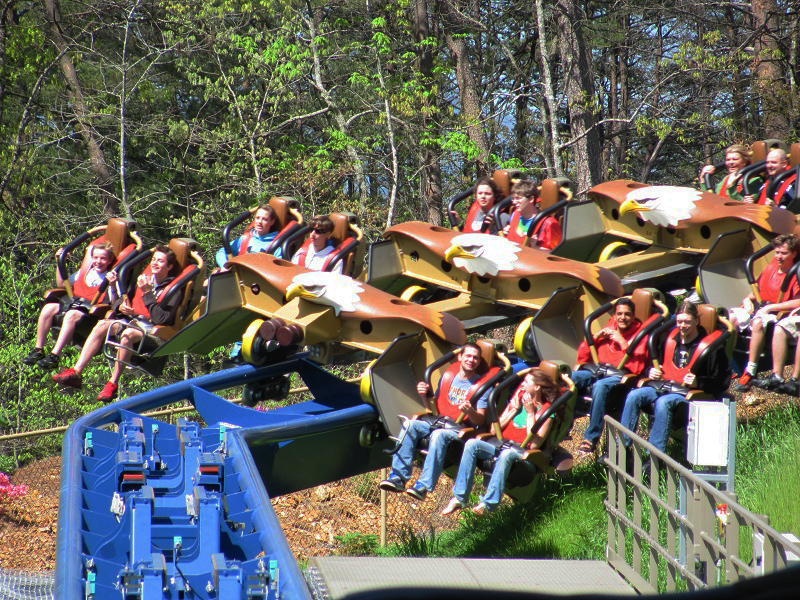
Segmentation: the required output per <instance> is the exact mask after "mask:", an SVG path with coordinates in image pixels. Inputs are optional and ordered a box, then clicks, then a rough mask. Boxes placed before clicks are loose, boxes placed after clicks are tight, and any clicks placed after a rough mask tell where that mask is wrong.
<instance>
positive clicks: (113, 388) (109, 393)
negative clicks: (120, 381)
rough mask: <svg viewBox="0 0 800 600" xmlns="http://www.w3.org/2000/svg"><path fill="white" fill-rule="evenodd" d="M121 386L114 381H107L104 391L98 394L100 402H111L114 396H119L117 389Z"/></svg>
mask: <svg viewBox="0 0 800 600" xmlns="http://www.w3.org/2000/svg"><path fill="white" fill-rule="evenodd" d="M118 389H119V386H118V385H117V384H116V383H112V382H111V381H106V385H105V387H104V388H103V391H102V392H100V393H99V394H98V395H97V399H98V400H99V401H100V402H106V403H108V402H111V401H112V400H113V399H114V398H116V397H117V390H118Z"/></svg>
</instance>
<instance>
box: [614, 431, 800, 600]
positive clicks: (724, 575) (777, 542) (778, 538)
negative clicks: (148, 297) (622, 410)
mask: <svg viewBox="0 0 800 600" xmlns="http://www.w3.org/2000/svg"><path fill="white" fill-rule="evenodd" d="M605 423H606V432H607V433H606V435H607V442H608V445H607V447H608V451H609V452H608V456H607V457H605V458H604V459H603V461H602V462H603V464H604V465H605V466H606V467H607V468H608V498H607V499H606V500H605V501H604V505H605V507H606V510H607V513H608V523H609V524H608V540H607V545H606V556H607V557H608V560H609V563H610V564H611V566H612V567H614V568H615V569H617V571H619V572H620V574H622V575H623V576H626V577H627V578H628V579H629V580H630V581H631V585H633V586H634V587H635V588H636V589H637V590H638V591H640V592H655V591H658V589H657V588H658V581H657V573H653V572H652V571H653V565H654V564H655V563H654V562H653V561H655V560H656V558H659V559H663V560H664V561H666V562H667V563H668V564H669V565H671V567H672V569H671V570H670V569H668V571H669V572H670V574H669V575H668V578H670V579H669V581H668V586H671V587H670V589H672V586H674V584H675V581H676V578H678V577H679V578H682V579H684V580H685V581H686V583H687V584H688V585H689V587H690V588H705V587H709V586H711V585H716V584H717V582H718V580H720V579H722V581H719V583H720V584H723V583H731V582H734V581H738V580H740V579H744V578H748V577H752V576H754V575H756V574H758V569H757V568H756V567H754V565H752V564H747V563H746V562H744V561H743V560H742V559H741V557H740V556H739V543H740V532H739V530H740V529H741V528H743V527H744V528H749V529H751V530H752V531H753V533H760V534H762V535H763V537H764V544H765V546H768V548H769V550H766V549H765V552H764V557H771V559H772V560H771V562H769V561H766V560H765V561H764V564H763V566H762V568H763V570H764V571H765V572H767V571H772V570H774V569H776V568H781V567H784V566H785V565H786V559H787V556H788V555H789V554H790V553H794V554H796V555H800V554H798V552H800V544H796V543H794V542H791V541H789V540H787V539H786V538H784V537H783V536H782V535H781V533H780V532H778V531H777V530H775V529H774V528H772V527H771V526H770V525H769V523H768V520H765V519H764V518H763V517H760V516H759V515H756V514H754V513H752V512H751V511H749V510H747V509H746V508H744V507H743V506H742V505H740V504H739V503H738V502H737V501H736V497H735V496H734V495H733V494H731V493H729V492H724V491H721V490H718V489H717V488H715V487H714V486H713V485H711V484H710V483H709V482H707V481H705V480H703V479H702V478H700V477H698V476H697V474H695V473H694V472H692V471H690V470H689V469H687V468H686V467H684V466H683V465H681V464H679V463H678V462H676V461H675V460H673V459H672V458H670V457H669V456H667V455H666V454H665V453H663V452H661V451H660V450H658V449H657V448H656V447H655V446H653V445H652V444H650V443H649V442H647V441H646V440H644V439H642V438H641V437H639V436H638V435H636V433H634V432H633V431H630V430H629V429H627V428H626V427H624V426H623V425H621V424H620V423H618V422H617V421H615V420H614V419H613V418H611V417H609V416H606V417H605ZM623 436H624V437H627V438H629V439H630V440H631V446H630V447H626V446H624V445H623V443H622V439H623ZM643 451H647V452H648V453H649V454H650V457H651V459H652V462H651V473H650V477H651V481H650V482H648V483H647V484H645V483H643V482H642V481H640V480H638V479H637V478H636V477H635V476H634V475H631V474H629V473H628V472H627V471H626V468H625V459H626V457H627V456H628V454H629V453H633V457H634V458H638V460H637V466H636V469H637V470H639V469H640V468H641V462H640V461H641V458H640V457H641V454H642V452H643ZM662 470H666V471H667V474H668V475H667V480H668V482H669V483H670V486H668V488H670V489H668V490H667V492H666V495H667V497H666V499H664V498H663V497H662V495H664V491H663V490H661V489H660V488H661V486H659V481H660V478H659V473H660V472H661V471H662ZM676 482H677V483H679V488H680V489H681V490H682V491H683V490H685V492H686V497H687V498H686V506H685V509H684V507H683V506H682V505H681V502H680V501H678V500H677V499H676V496H677V493H676V491H677V488H676V487H675V486H674V485H672V484H674V483H676ZM629 486H630V487H629ZM631 488H632V489H633V504H632V505H630V504H629V502H630V493H629V491H630V489H631ZM719 504H725V505H726V506H727V511H728V513H727V514H728V520H727V525H722V524H719V525H718V524H717V514H716V507H717V506H718V505H719ZM661 511H663V513H665V514H666V516H667V517H668V518H667V523H668V524H667V529H666V531H663V530H660V529H657V530H655V531H654V530H653V527H652V520H653V519H656V520H660V519H659V513H661ZM645 519H649V520H650V531H647V529H646V526H645V525H644V524H643V521H644V520H645ZM628 533H630V534H632V535H633V537H634V548H638V550H637V551H636V552H634V556H633V559H632V560H630V559H628V558H626V554H627V553H626V549H625V547H624V546H623V545H621V544H623V543H624V541H623V540H625V539H626V537H627V534H628ZM682 537H685V540H686V550H685V555H681V552H680V550H679V549H676V550H675V551H670V550H669V549H668V547H667V546H669V545H670V542H671V543H672V546H674V545H675V543H674V542H675V541H676V540H678V539H681V538H682ZM663 539H667V541H668V543H667V544H664V542H663ZM643 544H646V545H647V547H648V552H649V554H650V565H651V567H650V570H651V573H650V577H649V581H648V580H647V579H645V578H644V576H642V574H641V571H640V569H639V567H640V566H641V563H643V562H646V559H645V553H644V550H643V549H642V547H641V546H642V545H643ZM637 553H638V554H637ZM637 556H638V558H637ZM637 560H638V562H639V564H637ZM722 561H724V565H725V566H724V567H720V564H721V563H722ZM631 563H633V564H631ZM723 568H724V571H723ZM656 571H658V569H656Z"/></svg>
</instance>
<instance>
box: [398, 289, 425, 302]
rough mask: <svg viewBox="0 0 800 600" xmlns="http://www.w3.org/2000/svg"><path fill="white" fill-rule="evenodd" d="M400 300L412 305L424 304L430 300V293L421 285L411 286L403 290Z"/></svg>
mask: <svg viewBox="0 0 800 600" xmlns="http://www.w3.org/2000/svg"><path fill="white" fill-rule="evenodd" d="M400 298H401V299H402V300H405V301H406V302H413V303H414V304H425V302H426V301H428V300H430V293H429V292H428V289H427V288H425V287H423V286H421V285H411V286H409V287H407V288H406V289H405V290H403V293H402V294H400Z"/></svg>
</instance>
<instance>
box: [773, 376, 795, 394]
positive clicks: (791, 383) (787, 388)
mask: <svg viewBox="0 0 800 600" xmlns="http://www.w3.org/2000/svg"><path fill="white" fill-rule="evenodd" d="M777 391H779V392H781V393H782V394H788V395H789V396H800V381H797V379H795V378H791V379H787V380H786V381H784V382H783V383H782V384H780V385H779V386H778V390H777Z"/></svg>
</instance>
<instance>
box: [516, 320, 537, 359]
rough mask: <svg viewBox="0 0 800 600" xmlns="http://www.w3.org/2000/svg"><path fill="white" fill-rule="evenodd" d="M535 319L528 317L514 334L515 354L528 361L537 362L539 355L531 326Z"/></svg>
mask: <svg viewBox="0 0 800 600" xmlns="http://www.w3.org/2000/svg"><path fill="white" fill-rule="evenodd" d="M532 322H533V317H528V318H527V319H525V320H524V321H523V322H522V323H520V324H519V327H517V330H516V331H515V332H514V352H516V353H517V356H519V357H520V358H522V359H524V360H527V361H536V360H538V359H539V353H538V352H537V351H536V347H535V346H534V344H533V334H532V333H531V324H532Z"/></svg>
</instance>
